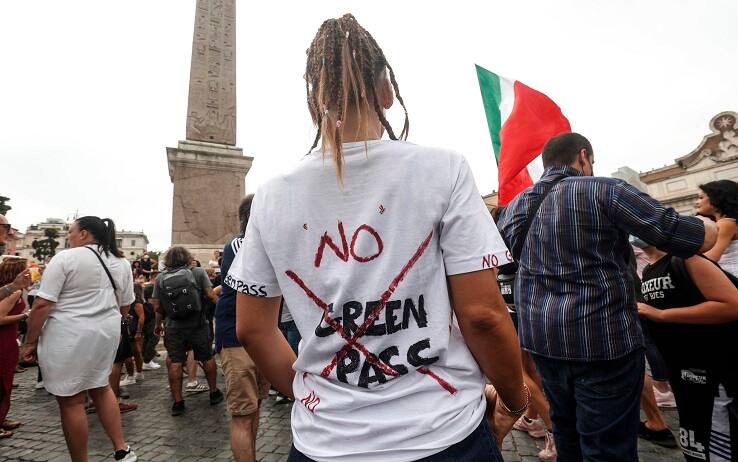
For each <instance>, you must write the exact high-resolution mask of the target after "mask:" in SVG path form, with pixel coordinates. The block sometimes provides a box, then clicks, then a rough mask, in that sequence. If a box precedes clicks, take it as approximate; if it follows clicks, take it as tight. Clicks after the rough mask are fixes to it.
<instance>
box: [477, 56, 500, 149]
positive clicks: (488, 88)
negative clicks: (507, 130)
mask: <svg viewBox="0 0 738 462" xmlns="http://www.w3.org/2000/svg"><path fill="white" fill-rule="evenodd" d="M475 66H476V68H477V79H479V90H480V91H481V92H482V103H483V104H484V112H485V114H486V115H487V127H488V128H489V136H490V138H492V148H493V149H494V151H495V160H497V163H499V162H500V130H501V129H502V116H501V115H500V102H501V101H502V92H501V91H500V78H499V77H498V76H497V74H493V73H492V72H490V71H488V70H487V69H485V68H483V67H482V66H479V65H477V64H475Z"/></svg>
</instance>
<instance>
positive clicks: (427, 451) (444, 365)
mask: <svg viewBox="0 0 738 462" xmlns="http://www.w3.org/2000/svg"><path fill="white" fill-rule="evenodd" d="M305 84H306V91H307V104H308V109H309V112H310V115H311V116H312V119H313V121H314V122H315V125H316V126H317V134H316V137H315V139H314V142H313V148H315V147H316V146H318V143H319V142H320V146H319V148H318V149H317V150H315V151H312V152H310V153H309V154H307V155H306V156H305V157H304V158H303V159H302V161H301V162H300V163H299V164H298V165H297V166H295V167H294V168H293V169H291V170H290V171H289V172H287V173H285V174H283V175H280V176H278V177H276V178H273V179H272V180H270V181H268V182H267V183H265V184H264V185H263V186H262V187H261V188H260V189H259V192H257V193H256V195H255V196H254V201H253V204H252V207H251V212H250V214H251V216H250V219H249V221H248V225H247V229H246V234H245V236H244V239H243V242H242V247H241V251H239V252H238V254H237V255H236V256H235V258H234V261H233V264H232V266H231V267H230V270H229V272H228V275H227V276H225V278H224V283H225V284H228V285H229V286H230V287H231V288H233V289H234V290H235V291H237V292H238V294H237V297H236V335H237V338H238V340H239V343H240V344H241V345H243V346H244V347H245V348H246V350H247V351H248V353H249V355H250V356H251V358H252V359H253V360H254V362H255V363H256V365H257V366H258V368H259V370H261V371H262V373H263V374H264V375H265V376H266V378H267V379H268V381H269V382H271V383H272V384H273V385H274V386H275V387H276V388H277V389H278V390H279V391H281V392H282V393H283V394H285V395H287V396H288V397H290V398H293V397H294V400H295V405H294V406H293V408H292V419H291V423H292V434H293V442H294V446H293V448H292V452H291V454H290V456H289V460H290V461H311V460H316V461H323V462H325V461H342V462H355V461H389V460H391V461H419V460H422V461H441V460H444V461H445V460H454V461H460V462H470V461H500V460H502V459H501V456H500V452H499V442H501V441H502V437H504V435H505V434H506V433H507V432H508V431H509V429H510V427H512V425H513V423H514V422H515V420H517V418H518V417H520V416H521V415H522V414H523V413H524V412H525V410H526V407H527V405H528V401H529V400H530V392H529V391H528V390H527V389H526V387H525V385H524V383H523V375H522V367H521V359H520V348H519V347H518V343H517V339H516V337H515V329H514V328H513V325H512V322H511V320H510V317H509V316H508V314H507V308H506V306H505V302H504V300H503V299H502V296H501V295H500V291H499V289H498V287H497V283H496V279H495V270H494V267H495V266H496V265H497V264H498V263H502V262H505V261H508V260H506V258H507V257H506V255H507V254H508V251H507V248H506V247H505V244H504V242H503V241H502V238H501V237H500V234H499V232H498V231H497V228H496V227H495V224H494V222H493V221H492V217H490V215H489V213H488V212H487V209H486V207H485V205H484V202H483V201H482V197H481V195H480V194H479V191H478V190H477V187H476V185H475V183H474V176H473V175H472V172H471V169H470V167H469V164H468V163H467V161H466V160H465V159H464V157H463V156H461V155H460V154H457V153H455V152H452V151H450V150H447V149H440V148H429V147H425V146H419V145H415V144H411V143H407V142H406V141H404V140H405V139H406V138H407V134H408V129H409V118H408V115H407V111H406V110H405V102H404V101H403V98H402V96H400V90H399V86H398V84H397V79H396V76H395V71H394V70H393V68H392V66H390V64H389V62H388V60H387V58H386V56H385V54H384V52H383V51H382V49H381V48H380V47H379V45H378V44H377V42H376V41H375V40H374V38H373V37H372V35H371V34H370V33H369V32H368V31H367V30H366V29H364V28H363V27H362V26H361V25H360V24H359V23H358V22H357V21H356V19H355V18H354V17H353V16H352V15H350V14H347V15H344V16H343V17H341V18H338V19H328V20H327V21H325V22H324V23H323V24H322V25H321V26H320V29H319V30H318V33H317V34H316V36H315V38H314V39H313V41H312V44H311V45H310V47H309V49H308V51H307V65H306V72H305ZM395 99H396V100H397V101H398V102H399V103H400V105H401V106H402V109H403V110H402V115H401V117H403V118H404V124H403V128H402V130H401V131H400V132H399V133H397V134H396V132H395V131H394V130H393V128H392V126H391V125H390V123H389V121H388V119H387V117H386V115H385V111H386V110H388V109H390V107H392V106H393V103H394V101H395ZM385 132H386V133H387V135H388V137H389V140H383V139H382V137H383V134H384V133H385ZM311 149H312V148H311ZM274 210H279V213H274ZM282 297H284V303H285V304H286V305H289V307H290V312H291V314H292V317H293V319H294V322H295V324H296V326H297V329H298V330H299V332H300V335H301V337H302V341H301V343H300V347H299V355H295V353H294V352H293V350H292V348H290V346H289V344H288V342H287V340H286V339H285V338H284V336H283V335H282V334H281V332H280V331H279V329H278V327H277V320H278V316H279V307H280V302H281V300H282ZM485 376H486V378H488V379H489V381H490V382H491V383H492V384H493V385H494V387H495V389H496V390H497V392H498V397H499V399H497V400H496V403H495V406H497V408H498V409H499V412H500V413H504V414H506V415H509V416H513V418H509V419H499V420H496V421H493V422H492V424H493V425H492V427H493V428H491V429H490V428H489V425H488V424H487V421H486V419H485V418H484V416H485V411H486V401H485V397H484V386H485V382H486V379H485ZM490 430H491V431H490ZM492 432H494V436H493V434H492Z"/></svg>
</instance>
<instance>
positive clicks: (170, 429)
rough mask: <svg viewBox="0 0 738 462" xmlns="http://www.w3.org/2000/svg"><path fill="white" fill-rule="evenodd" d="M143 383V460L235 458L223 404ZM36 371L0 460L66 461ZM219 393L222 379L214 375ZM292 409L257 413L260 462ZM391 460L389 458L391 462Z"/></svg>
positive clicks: (647, 459) (650, 451)
mask: <svg viewBox="0 0 738 462" xmlns="http://www.w3.org/2000/svg"><path fill="white" fill-rule="evenodd" d="M145 375H146V380H144V381H143V382H141V383H138V384H136V385H131V386H129V387H127V389H128V391H129V393H130V394H131V401H132V402H135V403H138V405H139V409H138V410H136V411H133V412H129V413H127V414H124V415H123V425H124V433H125V436H126V439H127V441H128V442H129V444H131V446H132V447H133V448H134V450H135V451H136V453H137V454H138V455H139V460H140V461H142V462H148V461H152V462H156V461H182V462H190V461H200V460H216V461H220V460H223V461H226V460H233V459H232V457H231V451H230V445H229V440H228V420H229V417H228V415H227V414H226V412H225V402H223V403H221V404H219V405H217V406H210V404H209V403H208V394H207V393H200V394H197V395H189V396H187V397H186V398H185V400H186V405H187V412H186V413H185V415H183V416H179V417H172V416H171V415H170V414H169V410H170V406H171V398H170V396H169V390H168V383H167V379H166V373H165V372H164V368H163V367H162V369H159V370H157V371H146V372H145ZM35 381H36V369H35V368H31V369H28V370H27V371H26V372H24V373H22V374H18V375H16V379H15V383H17V384H18V387H17V388H15V389H14V390H13V397H12V406H11V409H10V414H9V417H10V418H12V419H16V420H20V421H22V422H23V423H24V424H25V425H24V426H23V427H21V428H19V429H18V430H17V431H16V433H15V435H14V436H13V437H12V438H9V439H3V440H0V461H55V462H56V461H68V460H69V457H68V456H67V452H66V445H65V443H64V436H63V434H62V431H61V425H60V421H59V410H58V408H57V405H56V401H55V400H54V399H53V398H52V397H51V396H50V395H49V394H47V393H46V391H45V390H34V385H35ZM218 381H219V385H220V387H221V388H222V387H223V385H222V377H221V376H219V377H218ZM290 408H291V406H290V405H284V404H281V405H280V404H275V402H274V400H273V398H270V399H269V400H268V401H267V402H266V403H264V406H263V408H262V413H261V419H260V424H259V434H258V438H257V441H256V448H257V460H259V461H270V462H273V461H286V460H287V453H288V452H289V449H290V445H291V441H292V436H291V433H290V422H289V419H290ZM666 414H667V417H668V421H669V424H670V426H671V427H672V430H674V429H675V428H677V425H676V420H675V418H676V412H675V411H673V410H667V411H666ZM89 422H90V441H89V447H90V461H102V460H112V457H111V453H112V448H111V447H110V442H109V441H108V439H107V437H106V436H105V434H104V433H103V431H102V427H101V426H100V423H99V421H98V419H97V416H96V415H94V414H93V415H91V416H90V419H89ZM542 441H543V440H533V439H531V438H530V437H528V435H526V434H523V433H520V432H517V431H515V430H513V431H512V433H511V434H510V435H509V436H508V437H507V438H506V439H505V442H504V445H503V456H504V458H505V460H506V461H510V462H516V461H525V462H535V461H537V460H538V457H536V454H537V453H538V451H539V450H540V448H541V445H542ZM639 452H640V459H641V461H643V462H656V461H659V462H663V461H678V460H683V458H682V457H681V453H680V452H679V451H678V450H668V449H664V448H661V447H658V446H655V445H652V444H650V443H647V442H643V441H641V442H640V447H639ZM388 462H391V461H388Z"/></svg>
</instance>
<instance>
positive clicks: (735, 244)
mask: <svg viewBox="0 0 738 462" xmlns="http://www.w3.org/2000/svg"><path fill="white" fill-rule="evenodd" d="M718 263H720V266H721V267H722V268H723V269H724V270H725V271H728V272H729V273H731V274H732V275H733V276H738V240H736V239H733V240H732V241H730V244H729V245H728V247H726V248H725V251H724V252H723V255H722V256H721V257H720V260H719V261H718Z"/></svg>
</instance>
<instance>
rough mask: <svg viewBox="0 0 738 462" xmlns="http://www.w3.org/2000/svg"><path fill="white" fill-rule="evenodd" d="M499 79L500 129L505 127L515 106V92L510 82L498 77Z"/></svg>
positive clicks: (512, 83)
mask: <svg viewBox="0 0 738 462" xmlns="http://www.w3.org/2000/svg"><path fill="white" fill-rule="evenodd" d="M498 77H499V79H500V100H501V101H500V127H502V126H504V125H505V121H506V120H507V118H508V117H510V113H511V112H512V110H513V105H514V104H515V90H514V84H515V82H513V81H512V80H509V79H506V78H504V77H501V76H498Z"/></svg>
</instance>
